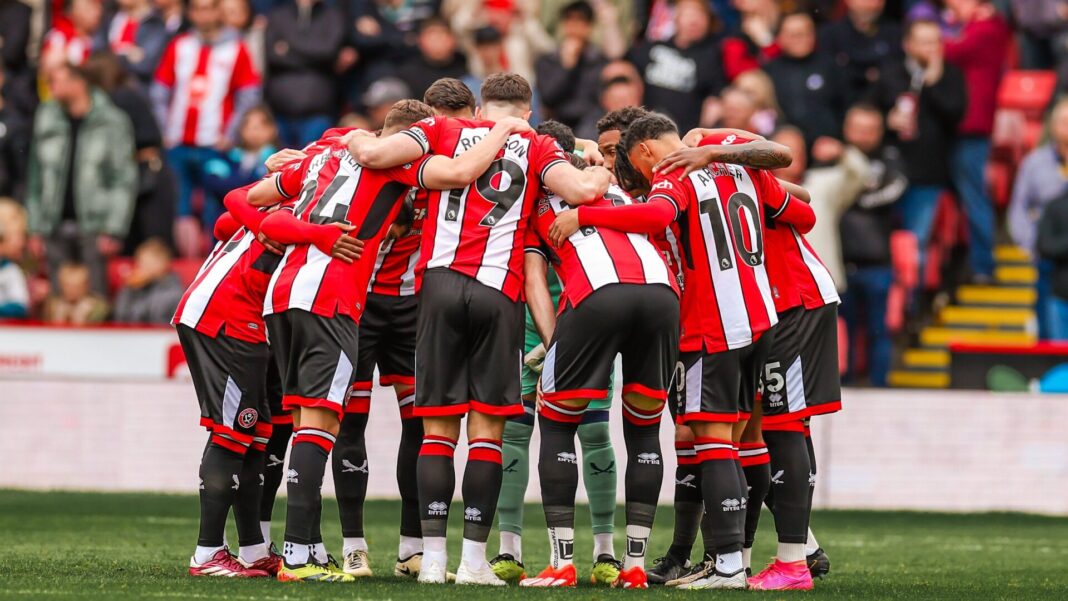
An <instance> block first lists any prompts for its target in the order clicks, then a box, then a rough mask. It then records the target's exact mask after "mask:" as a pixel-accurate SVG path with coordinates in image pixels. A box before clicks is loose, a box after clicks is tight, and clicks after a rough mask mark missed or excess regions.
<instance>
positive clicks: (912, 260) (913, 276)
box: [886, 230, 920, 332]
mask: <svg viewBox="0 0 1068 601" xmlns="http://www.w3.org/2000/svg"><path fill="white" fill-rule="evenodd" d="M890 258H891V261H892V268H893V271H894V282H893V284H892V285H891V286H890V293H889V294H888V295H887V298H886V327H887V329H888V330H889V331H891V332H900V331H901V329H902V327H904V325H905V313H906V311H907V310H908V305H909V302H908V299H909V297H910V295H911V294H912V290H914V289H915V288H916V284H917V282H918V281H919V263H920V245H919V243H918V242H917V240H916V236H915V235H914V234H913V233H912V232H910V231H907V230H897V231H895V232H894V233H893V234H891V235H890Z"/></svg>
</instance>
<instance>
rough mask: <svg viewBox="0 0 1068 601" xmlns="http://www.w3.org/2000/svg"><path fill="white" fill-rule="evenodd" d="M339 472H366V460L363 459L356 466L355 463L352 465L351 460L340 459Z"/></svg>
mask: <svg viewBox="0 0 1068 601" xmlns="http://www.w3.org/2000/svg"><path fill="white" fill-rule="evenodd" d="M341 472H342V473H344V474H351V473H353V472H362V473H364V474H367V473H368V471H367V460H366V459H364V460H363V463H362V464H361V465H358V466H357V465H353V463H352V462H351V461H349V460H348V459H342V460H341Z"/></svg>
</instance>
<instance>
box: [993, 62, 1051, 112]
mask: <svg viewBox="0 0 1068 601" xmlns="http://www.w3.org/2000/svg"><path fill="white" fill-rule="evenodd" d="M1056 87H1057V74H1056V73H1054V72H1053V71H1009V72H1008V73H1006V74H1005V77H1003V78H1002V80H1001V86H1000V87H999V88H998V99H997V103H998V108H1001V109H1016V110H1019V111H1023V113H1024V115H1025V116H1026V117H1028V119H1032V118H1034V117H1038V118H1039V119H1041V117H1042V114H1043V113H1044V112H1045V110H1046V107H1047V106H1048V105H1049V101H1050V99H1051V98H1053V92H1054V90H1055V89H1056Z"/></svg>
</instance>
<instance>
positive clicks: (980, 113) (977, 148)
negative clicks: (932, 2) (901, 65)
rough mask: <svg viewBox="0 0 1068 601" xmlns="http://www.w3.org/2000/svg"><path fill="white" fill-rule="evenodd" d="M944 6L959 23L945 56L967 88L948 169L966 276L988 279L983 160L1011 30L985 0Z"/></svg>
mask: <svg viewBox="0 0 1068 601" xmlns="http://www.w3.org/2000/svg"><path fill="white" fill-rule="evenodd" d="M946 8H948V9H949V11H950V14H951V15H952V16H953V18H954V19H955V20H956V22H957V23H959V24H960V25H961V26H962V28H961V31H960V34H959V35H958V36H956V37H951V38H949V39H947V40H946V42H945V55H946V61H947V62H949V63H950V64H952V65H955V66H956V67H957V68H958V69H960V70H961V71H962V72H963V73H964V81H965V84H966V87H967V91H968V105H967V107H968V108H967V110H966V111H965V113H964V119H963V120H962V121H961V122H960V130H959V131H960V137H959V138H958V139H957V143H956V145H955V146H954V148H953V155H952V157H951V161H952V162H951V164H950V166H951V172H950V174H951V176H952V179H953V186H954V187H955V188H956V189H957V197H958V200H959V201H960V204H961V210H962V212H963V213H964V217H965V218H966V219H967V220H968V240H969V248H968V255H969V258H970V259H971V267H972V277H973V278H975V280H977V281H979V282H981V283H988V282H990V281H991V280H992V279H993V274H994V201H993V200H992V199H991V198H990V194H989V192H988V191H987V186H986V163H987V161H988V160H989V159H990V134H991V133H992V132H993V130H994V110H995V108H996V106H997V95H998V86H999V85H1000V84H1001V74H1002V73H1003V71H1004V67H1005V57H1006V55H1007V54H1008V49H1009V41H1010V37H1011V35H1012V32H1011V30H1010V29H1009V26H1008V24H1007V23H1005V20H1004V19H1002V17H1001V15H999V14H998V12H997V10H996V9H995V8H994V6H993V5H992V4H991V3H990V2H989V0H947V1H946Z"/></svg>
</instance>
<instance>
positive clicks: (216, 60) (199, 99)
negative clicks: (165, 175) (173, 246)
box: [152, 0, 260, 254]
mask: <svg viewBox="0 0 1068 601" xmlns="http://www.w3.org/2000/svg"><path fill="white" fill-rule="evenodd" d="M189 21H190V23H191V24H192V27H193V28H192V30H191V31H190V32H189V33H185V34H182V35H180V36H178V37H177V38H175V39H174V41H172V42H171V44H170V46H168V47H167V51H166V52H165V53H164V55H163V61H162V62H161V63H160V66H159V69H158V70H157V71H156V81H155V83H154V84H153V87H152V104H153V110H154V112H155V114H156V116H157V119H158V120H159V122H160V123H161V124H163V140H164V144H165V145H166V146H167V148H169V150H168V152H167V155H168V159H169V162H170V164H171V166H172V167H173V168H174V170H175V173H176V174H177V176H178V211H177V214H178V219H179V221H180V223H177V224H176V227H177V228H178V231H177V232H176V234H175V239H176V240H177V241H178V243H179V248H180V249H181V251H182V252H183V253H186V254H196V253H197V252H199V250H200V249H199V247H198V245H199V239H198V237H197V236H196V235H195V232H196V228H195V225H194V222H193V220H192V219H191V216H192V215H193V213H194V212H193V205H192V198H193V190H194V188H198V187H200V185H201V181H200V177H201V174H202V168H203V165H204V163H205V162H206V161H207V160H208V159H210V158H211V157H213V156H215V152H216V151H217V150H219V151H224V150H227V149H229V148H230V146H231V145H232V140H233V139H234V130H235V129H236V128H237V124H238V123H240V122H241V117H242V115H244V114H245V111H247V110H248V109H250V108H252V107H253V106H255V105H256V104H257V102H259V97H260V90H259V85H260V79H259V75H258V74H257V73H256V69H255V68H254V67H253V66H252V59H251V57H250V56H249V53H248V49H247V48H246V47H245V44H244V42H242V41H241V39H240V37H239V36H238V34H237V32H236V31H234V30H233V29H229V28H225V27H223V24H222V15H221V13H220V11H219V0H191V1H190V3H189ZM194 63H195V64H194ZM221 213H222V210H221V208H220V207H219V205H218V204H217V203H205V206H204V207H203V210H202V211H201V219H202V222H201V223H202V224H203V227H204V228H205V229H206V228H211V227H212V226H213V225H214V223H215V219H216V218H217V217H218V216H219V214H221Z"/></svg>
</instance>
